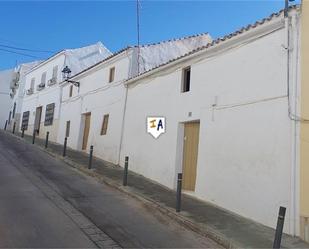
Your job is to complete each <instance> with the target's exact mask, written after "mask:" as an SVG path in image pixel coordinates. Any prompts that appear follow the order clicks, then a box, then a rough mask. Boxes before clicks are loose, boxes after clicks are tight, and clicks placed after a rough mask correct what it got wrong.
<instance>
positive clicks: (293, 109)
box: [284, 0, 298, 235]
mask: <svg viewBox="0 0 309 249" xmlns="http://www.w3.org/2000/svg"><path fill="white" fill-rule="evenodd" d="M287 3H288V0H286V4H287ZM286 6H287V7H286V9H285V11H284V17H285V27H286V29H285V30H286V50H287V75H286V76H287V98H288V115H289V119H290V120H291V122H292V134H293V137H292V153H291V154H292V159H291V171H290V174H291V176H290V180H291V192H290V201H291V203H290V215H289V216H290V233H292V234H293V235H296V231H297V229H296V221H297V220H298V217H297V213H298V212H297V206H298V205H297V203H296V202H297V199H298V198H297V193H296V190H297V186H296V184H297V158H298V157H297V152H298V149H297V140H298V139H297V122H296V121H297V120H296V118H294V116H295V117H296V116H297V84H298V82H297V71H296V70H295V66H296V64H297V63H298V58H297V54H296V56H295V53H298V52H297V48H298V45H297V44H295V37H293V48H291V44H290V38H291V33H290V25H291V22H290V17H289V15H288V5H286ZM292 18H293V24H295V17H292ZM293 26H294V27H295V28H296V29H297V26H296V25H293ZM297 38H298V37H297ZM292 49H293V50H292ZM291 50H292V51H293V54H292V55H293V56H294V59H295V60H292V63H293V65H294V67H291V65H290V62H291V58H290V55H291V52H290V51H291ZM296 68H297V67H296ZM292 70H293V71H292ZM291 75H292V76H293V81H292V86H293V92H292V93H293V94H292V97H294V101H293V107H292V106H291V103H292V101H291V91H290V90H291V81H290V77H291ZM293 113H294V114H293Z"/></svg>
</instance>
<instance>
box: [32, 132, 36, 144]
mask: <svg viewBox="0 0 309 249" xmlns="http://www.w3.org/2000/svg"><path fill="white" fill-rule="evenodd" d="M35 132H36V131H35V130H33V134H32V144H34V142H35Z"/></svg>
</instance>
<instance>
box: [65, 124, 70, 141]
mask: <svg viewBox="0 0 309 249" xmlns="http://www.w3.org/2000/svg"><path fill="white" fill-rule="evenodd" d="M70 125H71V122H70V121H67V124H66V129H65V137H69V136H70Z"/></svg>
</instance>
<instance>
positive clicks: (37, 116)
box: [34, 106, 42, 134]
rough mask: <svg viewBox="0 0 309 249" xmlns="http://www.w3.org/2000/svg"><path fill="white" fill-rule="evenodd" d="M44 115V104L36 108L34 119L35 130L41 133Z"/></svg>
mask: <svg viewBox="0 0 309 249" xmlns="http://www.w3.org/2000/svg"><path fill="white" fill-rule="evenodd" d="M41 116H42V106H40V107H37V108H36V112H35V120H34V130H35V131H36V132H37V134H39V132H40V125H41Z"/></svg>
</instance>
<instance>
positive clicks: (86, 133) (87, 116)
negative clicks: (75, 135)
mask: <svg viewBox="0 0 309 249" xmlns="http://www.w3.org/2000/svg"><path fill="white" fill-rule="evenodd" d="M90 118H91V113H87V114H85V128H84V136H83V147H82V149H83V150H85V149H87V143H88V136H89V130H90Z"/></svg>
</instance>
